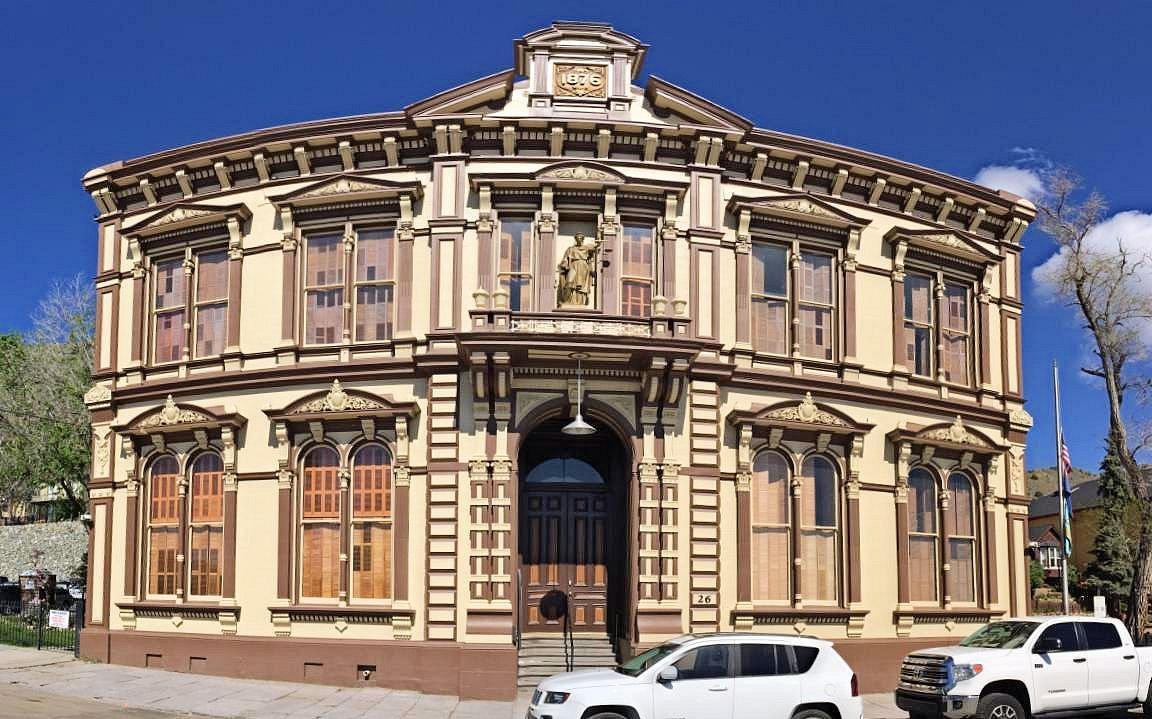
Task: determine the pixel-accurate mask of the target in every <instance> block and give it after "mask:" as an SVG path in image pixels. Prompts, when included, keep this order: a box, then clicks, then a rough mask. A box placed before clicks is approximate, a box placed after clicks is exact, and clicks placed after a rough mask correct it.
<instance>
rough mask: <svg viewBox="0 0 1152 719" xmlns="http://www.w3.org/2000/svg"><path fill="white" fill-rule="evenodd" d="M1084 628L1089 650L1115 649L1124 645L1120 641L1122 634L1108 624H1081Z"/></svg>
mask: <svg viewBox="0 0 1152 719" xmlns="http://www.w3.org/2000/svg"><path fill="white" fill-rule="evenodd" d="M1080 626H1081V627H1083V628H1084V638H1085V639H1086V640H1088V648H1089V649H1115V648H1116V647H1119V646H1121V645H1122V644H1123V642H1121V641H1120V632H1118V631H1116V627H1115V626H1114V625H1112V624H1109V623H1107V622H1081V623H1080Z"/></svg>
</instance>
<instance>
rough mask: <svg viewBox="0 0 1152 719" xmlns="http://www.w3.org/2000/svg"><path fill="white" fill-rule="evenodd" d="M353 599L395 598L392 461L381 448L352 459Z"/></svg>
mask: <svg viewBox="0 0 1152 719" xmlns="http://www.w3.org/2000/svg"><path fill="white" fill-rule="evenodd" d="M352 596H353V597H363V598H371V599H384V598H387V597H390V596H392V459H391V457H389V456H388V450H386V449H384V447H382V446H380V445H378V444H368V445H365V446H363V447H361V448H360V449H359V450H357V452H356V455H355V457H354V458H353V459H352Z"/></svg>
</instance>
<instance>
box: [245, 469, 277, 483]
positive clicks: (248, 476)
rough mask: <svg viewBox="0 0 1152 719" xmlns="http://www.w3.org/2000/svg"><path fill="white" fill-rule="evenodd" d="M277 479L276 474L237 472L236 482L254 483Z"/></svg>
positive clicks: (270, 472) (271, 472)
mask: <svg viewBox="0 0 1152 719" xmlns="http://www.w3.org/2000/svg"><path fill="white" fill-rule="evenodd" d="M268 479H276V472H273V471H269V472H237V473H236V481H238V482H252V481H257V480H268Z"/></svg>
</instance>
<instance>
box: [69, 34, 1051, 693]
mask: <svg viewBox="0 0 1152 719" xmlns="http://www.w3.org/2000/svg"><path fill="white" fill-rule="evenodd" d="M647 50H648V48H647V46H645V45H643V44H642V43H640V42H639V41H637V40H636V39H634V38H632V37H629V36H628V35H625V34H623V33H620V32H618V31H615V30H613V29H612V28H610V27H607V26H603V25H595V24H581V23H557V24H555V25H553V26H551V27H548V28H545V29H543V30H539V31H536V32H533V33H530V34H528V35H526V36H525V37H523V38H521V39H519V40H517V41H516V42H515V48H514V58H515V67H514V68H513V69H510V70H506V71H503V72H499V73H496V74H494V75H490V76H488V77H484V78H481V79H479V80H476V81H474V82H471V83H469V84H467V85H464V86H461V87H458V88H455V89H452V90H448V91H446V92H443V93H440V94H438V95H435V96H433V97H431V98H429V99H427V100H423V101H420V102H417V103H415V104H413V105H409V106H408V107H406V108H404V109H403V110H402V111H399V112H390V113H384V114H379V115H368V116H361V117H351V118H343V119H336V120H323V121H317V122H310V123H304V124H300V125H292V126H286V127H279V128H274V129H270V130H262V131H259V132H254V133H251V134H246V135H239V136H236V137H228V138H224V139H219V140H212V141H209V142H204V143H201V144H198V145H193V146H190V147H184V148H180V149H176V150H170V151H166V152H161V153H157V154H154V155H149V156H146V157H141V158H138V159H134V160H129V161H125V162H117V163H114V164H111V165H107V166H105V167H101V168H98V169H96V170H93V171H92V172H90V173H88V175H86V176H85V178H84V185H85V187H86V188H87V190H88V191H90V192H91V194H92V197H93V198H94V200H95V202H96V205H97V208H98V210H99V217H98V219H97V222H98V225H99V234H98V243H99V259H98V263H99V267H98V274H97V277H96V284H97V292H98V303H97V307H98V311H99V314H98V318H99V319H98V325H97V351H96V371H95V378H94V379H95V384H94V386H93V388H92V390H91V391H90V392H89V394H88V403H89V406H90V407H91V410H92V417H93V442H94V453H93V454H94V464H93V469H92V476H93V480H92V484H91V498H92V499H91V501H92V507H91V514H92V521H93V529H92V547H91V553H90V561H89V566H90V570H91V583H90V585H89V586H90V592H89V599H90V601H89V613H90V614H89V617H88V627H87V629H85V631H84V634H83V642H82V644H83V652H84V654H85V656H88V657H91V658H95V659H99V660H102V661H111V662H120V663H126V664H135V665H149V666H153V665H154V666H162V667H166V668H168V669H173V670H177V671H199V672H209V673H220V674H236V675H243V676H253V677H266V678H277V679H295V680H301V679H303V680H315V681H322V682H332V683H353V682H358V681H361V682H363V681H367V682H368V683H379V684H386V685H390V686H400V687H409V688H416V689H422V690H425V691H433V692H448V693H454V694H460V695H463V696H498V697H506V696H510V695H511V694H512V693H513V692H514V690H515V686H516V684H517V660H518V652H520V651H521V650H522V648H523V647H525V646H528V645H529V644H530V643H531V642H532V641H535V640H538V639H539V638H540V637H545V638H547V637H549V636H558V635H559V633H562V632H565V631H567V632H571V633H573V634H574V635H575V636H576V637H577V638H578V639H580V640H581V641H583V642H584V644H582V645H581V646H589V645H590V644H589V643H591V644H595V643H596V642H600V643H601V644H604V645H605V646H610V649H609V651H612V652H615V653H616V654H617V655H628V654H630V653H633V652H635V651H636V649H637V648H638V647H645V646H649V645H651V644H653V643H654V642H658V641H660V640H662V639H665V638H668V637H672V636H675V635H678V634H681V633H683V632H690V631H691V632H706V631H715V630H732V629H738V630H748V631H764V632H804V633H810V634H815V635H818V636H822V637H827V638H830V639H834V640H836V641H837V642H838V644H839V647H840V649H841V651H842V652H843V654H844V655H845V656H846V657H847V658H848V659H849V661H851V662H853V663H854V665H855V667H856V671H857V672H859V673H860V676H861V680H862V683H863V688H864V689H865V690H882V689H885V688H889V687H891V685H892V684H893V683H894V679H895V669H896V662H897V660H898V658H899V657H900V656H901V655H902V654H903V653H904V652H905V651H907V650H909V649H910V648H914V647H916V646H923V645H924V644H925V643H934V642H938V641H941V640H945V641H948V640H951V639H953V638H956V637H958V636H960V635H963V634H965V633H967V632H968V631H969V630H970V629H971V628H972V624H974V623H979V622H983V621H986V620H987V619H988V618H990V617H995V616H999V615H1002V614H1006V613H1019V612H1023V611H1024V610H1025V605H1026V601H1027V571H1026V567H1024V566H1023V562H1022V561H1021V559H1020V558H1021V557H1023V550H1024V546H1025V543H1026V540H1027V532H1026V522H1027V507H1028V500H1027V498H1026V497H1025V487H1024V484H1023V452H1024V440H1025V433H1026V431H1027V430H1028V427H1029V425H1030V424H1031V420H1030V418H1029V416H1028V414H1027V413H1026V412H1025V411H1024V410H1023V407H1022V406H1023V399H1022V397H1021V387H1022V385H1021V363H1020V316H1021V291H1020V279H1019V268H1020V245H1019V238H1020V235H1021V233H1022V232H1023V231H1024V228H1025V227H1026V225H1027V223H1028V222H1029V221H1031V220H1032V219H1033V217H1034V209H1033V207H1032V206H1031V205H1030V204H1029V203H1028V202H1027V201H1025V200H1022V199H1020V198H1018V197H1015V196H1012V195H1009V194H1007V193H1004V192H993V191H990V190H988V189H986V188H984V187H980V186H977V185H973V184H971V183H969V182H966V181H964V180H960V179H957V178H955V177H951V176H948V175H944V174H941V173H938V172H934V171H932V170H928V169H925V168H922V167H917V166H914V165H910V164H907V163H903V162H899V161H896V160H892V159H889V158H885V157H880V156H877V155H873V154H870V153H867V152H863V151H859V150H854V149H850V148H846V147H840V146H837V145H832V144H829V143H825V142H820V141H815V140H809V139H804V138H800V137H795V136H791V135H786V134H781V133H778V132H773V131H770V130H762V129H758V128H756V127H754V126H753V125H752V123H751V122H750V121H748V120H746V119H744V118H743V117H741V116H739V115H737V114H735V113H734V112H732V111H730V110H727V109H724V108H722V107H719V106H717V105H715V104H713V103H711V102H709V101H708V100H706V99H704V98H702V97H700V96H697V95H695V94H693V93H691V92H689V91H687V90H685V89H682V88H680V87H677V86H676V85H673V84H671V83H669V82H667V81H665V80H662V79H659V78H656V77H651V78H649V79H648V80H647V82H646V84H644V85H643V86H638V85H636V84H634V81H635V80H636V79H637V78H638V77H639V74H640V71H641V66H642V64H643V62H644V61H645V58H646V55H647ZM577 415H579V419H580V420H581V422H579V423H577V424H576V425H575V426H569V423H570V422H572V421H573V418H574V417H576V416H577ZM589 429H591V430H593V432H592V433H584V434H572V432H573V431H574V430H582V431H583V432H588V430H589ZM364 677H367V679H364Z"/></svg>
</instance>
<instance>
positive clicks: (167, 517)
mask: <svg viewBox="0 0 1152 719" xmlns="http://www.w3.org/2000/svg"><path fill="white" fill-rule="evenodd" d="M178 478H179V468H178V467H177V465H176V460H175V459H174V458H173V457H171V456H168V455H165V456H163V457H160V458H159V459H157V460H156V461H155V462H153V463H152V469H151V479H150V483H151V486H150V491H149V498H150V500H151V501H150V505H151V509H150V513H149V517H148V521H149V522H150V523H152V524H175V523H176V522H178V521H179V519H180V513H179V512H178V511H177V498H178V495H177V490H176V484H177V480H178Z"/></svg>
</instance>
